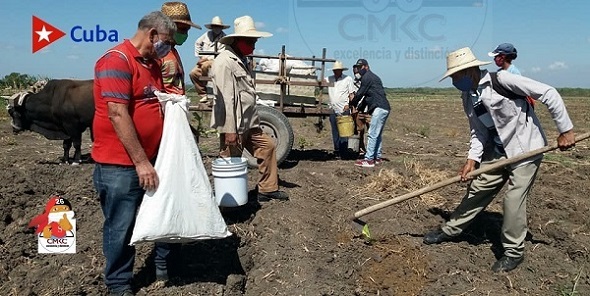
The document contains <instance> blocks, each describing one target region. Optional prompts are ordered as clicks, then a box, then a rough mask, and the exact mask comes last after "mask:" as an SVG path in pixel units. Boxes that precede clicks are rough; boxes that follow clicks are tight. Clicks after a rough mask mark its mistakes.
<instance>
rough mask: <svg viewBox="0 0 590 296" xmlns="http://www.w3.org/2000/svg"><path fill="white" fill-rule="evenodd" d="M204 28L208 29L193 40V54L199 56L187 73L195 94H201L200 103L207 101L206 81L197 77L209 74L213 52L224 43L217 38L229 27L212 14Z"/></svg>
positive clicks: (222, 47) (220, 49)
mask: <svg viewBox="0 0 590 296" xmlns="http://www.w3.org/2000/svg"><path fill="white" fill-rule="evenodd" d="M205 28H207V29H209V31H207V32H205V34H203V35H201V37H199V38H198V39H197V41H196V42H195V56H196V57H198V58H199V61H198V62H197V65H196V66H195V67H194V68H193V69H192V70H191V72H190V74H189V76H190V78H191V81H192V82H193V84H194V85H195V89H196V90H197V94H198V95H199V96H201V103H206V102H207V81H202V80H200V79H199V77H201V76H207V75H208V74H209V69H210V68H211V65H213V59H215V54H214V53H219V52H221V51H222V50H223V49H224V48H225V45H224V44H223V43H220V42H219V40H221V38H223V37H224V36H225V32H223V30H224V29H227V28H229V25H226V24H224V23H223V21H221V18H220V17H218V16H214V17H213V19H212V20H211V23H210V24H205Z"/></svg>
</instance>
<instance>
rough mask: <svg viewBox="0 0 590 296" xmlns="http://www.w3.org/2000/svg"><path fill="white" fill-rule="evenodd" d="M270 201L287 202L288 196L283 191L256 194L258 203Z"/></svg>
mask: <svg viewBox="0 0 590 296" xmlns="http://www.w3.org/2000/svg"><path fill="white" fill-rule="evenodd" d="M271 199H276V200H289V195H288V194H287V193H286V192H284V191H280V190H277V191H273V192H258V201H259V202H261V201H262V202H264V201H270V200H271Z"/></svg>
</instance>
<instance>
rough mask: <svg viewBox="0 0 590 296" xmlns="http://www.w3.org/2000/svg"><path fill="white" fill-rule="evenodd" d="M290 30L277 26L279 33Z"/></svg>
mask: <svg viewBox="0 0 590 296" xmlns="http://www.w3.org/2000/svg"><path fill="white" fill-rule="evenodd" d="M287 32H289V29H287V28H285V27H278V28H277V33H287Z"/></svg>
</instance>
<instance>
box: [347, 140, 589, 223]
mask: <svg viewBox="0 0 590 296" xmlns="http://www.w3.org/2000/svg"><path fill="white" fill-rule="evenodd" d="M588 138H590V133H585V134H581V135H578V136H577V137H576V143H577V142H580V141H583V140H586V139H588ZM557 148H558V147H557V144H553V145H552V146H545V147H543V148H539V149H536V150H533V151H529V152H527V153H524V154H521V155H519V156H516V157H512V158H508V159H504V160H501V161H498V162H496V163H494V164H491V165H488V166H485V167H483V168H479V169H477V170H474V171H472V172H470V173H469V174H467V176H468V177H475V176H478V175H481V174H483V173H487V172H489V171H492V170H495V169H498V168H501V167H505V166H507V165H510V164H513V163H516V162H519V161H521V160H525V159H527V158H530V157H533V156H537V155H539V154H543V153H545V152H549V151H551V150H555V149H557ZM459 181H461V176H455V177H452V178H449V179H446V180H443V181H440V182H438V183H436V184H433V185H430V186H427V187H424V188H422V189H419V190H416V191H413V192H410V193H406V194H404V195H401V196H398V197H394V198H392V199H390V200H386V201H384V202H381V203H378V204H376V205H373V206H370V207H368V208H365V209H362V210H360V211H358V212H356V213H354V215H353V216H352V217H350V218H349V219H350V220H355V219H358V218H360V217H362V216H365V215H367V214H370V213H373V212H375V211H378V210H381V209H383V208H386V207H388V206H391V205H394V204H398V203H400V202H402V201H404V200H408V199H410V198H413V197H416V196H420V195H422V194H424V193H428V192H431V191H434V190H436V189H439V188H442V187H445V186H448V185H451V184H453V183H457V182H459Z"/></svg>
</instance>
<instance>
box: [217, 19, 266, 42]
mask: <svg viewBox="0 0 590 296" xmlns="http://www.w3.org/2000/svg"><path fill="white" fill-rule="evenodd" d="M270 36H272V34H271V33H268V32H260V31H257V30H256V26H254V20H253V19H252V17H251V16H249V15H245V16H241V17H239V18H237V19H235V20H234V33H233V34H229V35H226V36H224V37H223V38H221V39H220V40H219V42H221V43H223V44H232V43H233V41H234V37H249V38H260V37H270Z"/></svg>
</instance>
